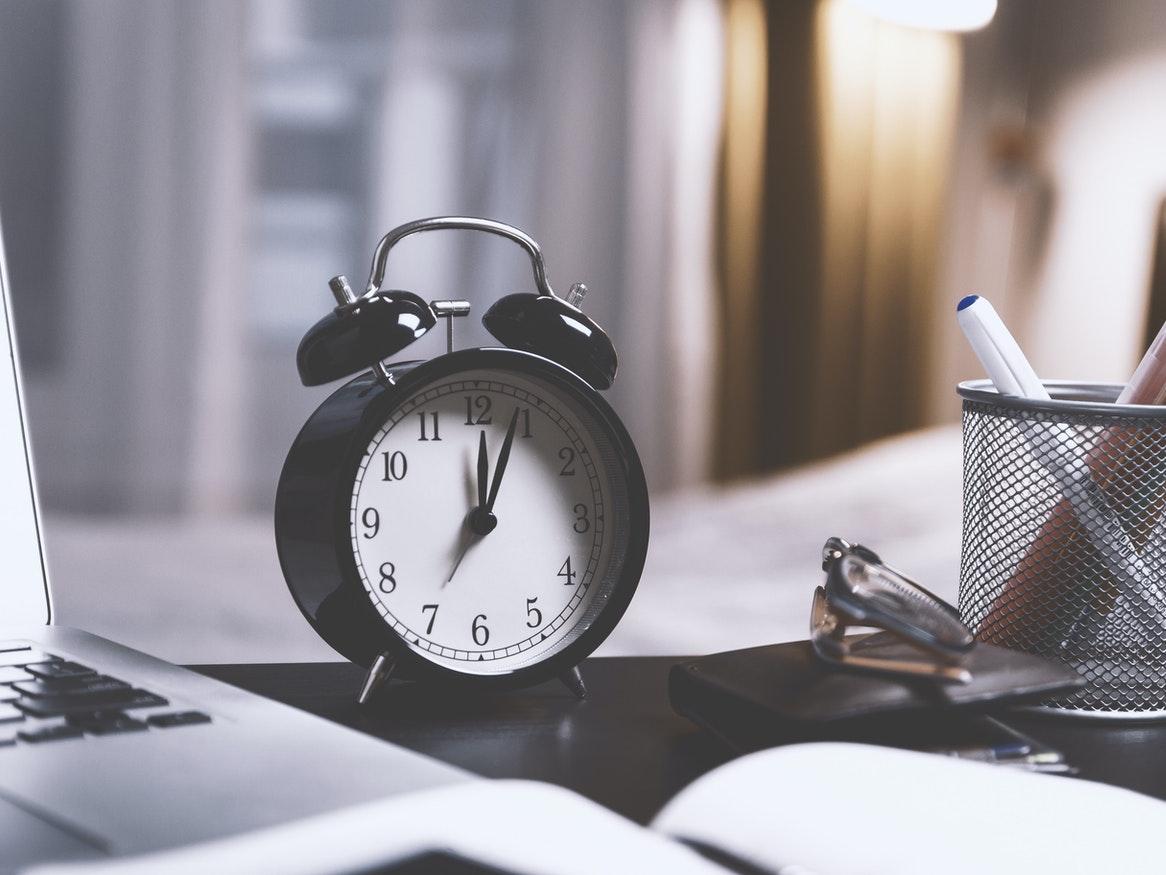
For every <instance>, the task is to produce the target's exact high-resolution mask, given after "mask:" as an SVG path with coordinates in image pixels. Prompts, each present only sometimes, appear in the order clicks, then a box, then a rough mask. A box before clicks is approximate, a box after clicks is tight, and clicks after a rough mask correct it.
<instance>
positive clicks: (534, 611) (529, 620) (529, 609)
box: [526, 596, 543, 629]
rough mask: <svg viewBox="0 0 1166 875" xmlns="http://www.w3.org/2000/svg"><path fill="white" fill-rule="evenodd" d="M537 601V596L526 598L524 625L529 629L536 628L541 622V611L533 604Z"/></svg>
mask: <svg viewBox="0 0 1166 875" xmlns="http://www.w3.org/2000/svg"><path fill="white" fill-rule="evenodd" d="M537 601H538V596H535V597H534V598H532V599H527V600H526V625H527V626H528V627H529V628H531V629H537V628H538V627H539V626H541V625H542V624H543V612H542V611H540V610H539V609H538V608H536V607H535V606H534V603H535V602H537Z"/></svg>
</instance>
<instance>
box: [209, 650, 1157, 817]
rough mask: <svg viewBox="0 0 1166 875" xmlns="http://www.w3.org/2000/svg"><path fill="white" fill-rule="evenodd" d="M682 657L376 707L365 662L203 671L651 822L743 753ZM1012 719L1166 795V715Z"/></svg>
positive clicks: (1121, 780)
mask: <svg viewBox="0 0 1166 875" xmlns="http://www.w3.org/2000/svg"><path fill="white" fill-rule="evenodd" d="M677 661H678V658H673V657H614V658H606V659H602V658H600V659H589V660H587V662H586V663H584V665H583V675H584V677H585V679H586V681H587V686H588V690H589V691H590V696H589V697H588V698H587V699H586V700H585V701H582V702H580V701H578V700H576V699H575V698H574V697H572V696H571V695H570V694H569V693H568V692H567V691H566V689H564V688H563V687H562V686H561V685H559V684H557V683H552V684H544V685H542V686H539V687H534V688H532V689H530V690H524V691H518V692H513V693H506V694H494V695H488V696H480V697H476V696H462V697H460V698H458V699H456V700H452V701H451V700H449V699H448V698H445V697H438V696H435V695H434V694H433V692H432V691H431V690H427V689H424V688H421V687H416V686H408V685H399V686H393V687H391V688H389V689H388V690H387V691H386V692H385V694H384V695H381V696H379V698H378V699H377V700H376V701H375V702H374V703H371V704H370V705H369V706H368V707H367V708H361V707H358V706H357V705H356V693H357V690H358V689H359V688H360V684H361V681H362V680H363V679H364V670H363V669H360V668H357V667H356V666H353V665H349V664H347V663H292V664H283V665H219V666H194V669H195V670H196V671H199V672H201V673H203V674H205V675H209V676H210V677H214V678H218V679H219V680H222V681H226V682H227V683H230V684H234V685H235V686H238V687H242V688H243V689H246V690H250V691H251V692H254V693H258V694H260V695H263V696H267V697H269V698H272V699H276V700H278V701H280V702H285V703H287V704H289V705H293V706H295V707H297V708H302V709H303V710H305V711H309V712H311V713H313V714H318V715H319V716H321V717H326V718H327V719H329V720H333V721H335V722H337V723H341V724H343V725H345V726H350V727H352V728H354V729H359V730H360V731H362V732H367V733H369V734H370V735H375V736H377V737H378V738H383V739H385V740H387V741H392V742H394V743H396V744H399V745H401V746H403V747H407V748H410V749H412V750H416V751H419V752H421V753H424V754H428V755H430V756H433V757H436V758H437V759H440V760H444V761H445V762H448V763H453V764H454V765H458V766H461V767H463V768H465V769H468V770H470V771H472V772H476V773H478V774H480V775H485V776H486V777H490V778H531V779H536V780H540V781H548V782H550V783H554V784H559V785H562V786H564V787H568V788H570V789H571V790H574V791H576V792H578V793H581V794H582V795H584V796H587V797H589V798H591V799H593V800H595V801H596V802H598V803H600V804H601V805H604V806H606V807H608V808H610V809H612V810H614V811H617V812H619V813H620V814H622V815H624V816H625V817H628V818H631V819H632V820H635V821H638V822H640V823H646V822H647V821H649V820H650V819H651V818H652V817H653V816H654V815H655V814H656V812H657V811H659V810H660V808H661V806H663V804H664V803H665V802H667V801H668V799H670V798H671V797H672V796H673V795H674V794H675V793H677V792H678V791H679V790H681V789H682V788H683V787H684V786H685V785H686V784H688V783H690V782H691V781H693V780H694V779H696V778H697V777H699V776H700V775H702V774H704V773H705V772H707V771H709V770H711V769H713V768H715V767H716V766H718V765H721V764H722V763H725V762H727V761H728V760H730V759H732V758H733V754H732V753H731V752H729V751H728V750H726V749H724V748H723V747H721V745H720V744H719V743H718V742H716V741H715V740H714V739H712V738H711V737H709V736H707V735H705V734H704V733H703V732H701V731H700V730H698V729H697V728H696V727H694V726H693V725H692V724H691V723H689V722H688V721H687V720H685V719H683V718H681V717H678V716H677V715H676V714H674V713H673V712H672V709H671V708H670V707H669V705H668V696H667V676H668V670H669V668H670V667H671V666H672V665H673V664H674V663H675V662H677ZM1006 719H1007V720H1008V722H1009V723H1010V724H1011V725H1013V726H1015V727H1017V728H1018V729H1021V730H1022V731H1024V732H1027V733H1029V734H1030V735H1032V736H1034V737H1036V738H1039V739H1041V740H1042V741H1045V742H1047V743H1049V744H1052V745H1053V746H1055V747H1058V748H1060V749H1061V750H1063V751H1065V753H1066V754H1067V755H1068V757H1069V759H1070V760H1071V761H1072V762H1073V763H1074V764H1076V765H1077V766H1078V767H1079V768H1080V769H1081V776H1082V777H1084V778H1090V779H1092V780H1097V781H1105V782H1107V783H1112V784H1117V785H1119V786H1123V787H1129V788H1130V789H1134V790H1138V791H1140V792H1143V793H1148V794H1150V795H1152V796H1157V797H1159V798H1163V799H1166V757H1163V756H1162V755H1161V751H1162V750H1163V749H1164V747H1163V746H1164V745H1166V724H1161V723H1159V724H1133V725H1131V724H1116V725H1115V724H1114V723H1098V722H1088V723H1086V722H1081V721H1077V720H1067V719H1064V718H1060V719H1057V718H1047V717H1041V716H1029V715H1025V716H1023V717H1019V716H1017V715H1015V714H1009V715H1008V716H1007V718H1006Z"/></svg>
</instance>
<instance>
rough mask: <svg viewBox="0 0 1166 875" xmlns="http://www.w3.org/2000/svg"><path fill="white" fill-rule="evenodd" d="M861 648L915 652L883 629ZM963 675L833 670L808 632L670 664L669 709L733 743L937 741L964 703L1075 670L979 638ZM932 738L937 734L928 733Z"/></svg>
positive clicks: (1053, 685)
mask: <svg viewBox="0 0 1166 875" xmlns="http://www.w3.org/2000/svg"><path fill="white" fill-rule="evenodd" d="M876 635H877V636H878V637H876V636H875V635H872V636H870V638H869V639H868V640H867V641H866V642H864V643H865V644H868V645H869V649H868V650H867V652H868V653H869V652H872V651H878V652H879V653H880V654H881V655H883V656H886V657H892V658H893V657H898V658H918V651H915V650H913V649H911V648H909V647H907V646H906V645H904V644H902V643H900V642H898V641H897V640H896V639H894V638H893V637H892V636H889V635H886V633H876ZM965 665H966V666H967V668H968V669H969V670H970V671H971V673H972V681H971V683H968V684H944V683H939V682H937V681H933V680H904V679H901V678H895V677H889V676H883V675H875V674H870V673H860V672H856V671H849V670H842V669H839V668H836V667H833V666H830V665H827V664H826V663H824V662H822V661H821V660H819V659H817V658H816V657H815V656H814V654H813V651H812V649H811V646H810V642H808V641H792V642H789V643H786V644H773V645H769V646H766V647H752V648H749V649H748V650H733V651H730V652H728V653H717V654H713V655H712V656H704V657H700V658H697V659H691V660H686V661H685V662H682V663H679V664H677V665H675V666H673V668H672V671H671V673H670V675H669V679H668V686H669V697H670V699H671V702H672V707H673V709H674V710H675V711H676V712H677V713H679V714H681V715H683V716H685V717H687V718H688V719H690V720H692V721H693V722H695V723H697V724H698V725H700V726H702V727H704V728H705V729H707V730H709V731H710V732H712V733H713V734H715V735H717V736H719V737H720V738H721V739H723V740H724V741H725V742H727V743H728V744H729V745H731V746H732V747H734V748H735V749H737V750H757V749H760V748H763V747H770V746H772V745H774V744H781V743H784V742H792V741H806V740H818V741H821V740H831V741H866V742H871V743H879V744H894V746H896V747H929V746H934V744H936V743H947V742H948V740H949V737H950V736H951V735H952V734H953V732H954V733H955V734H956V735H958V734H959V732H958V727H960V726H961V725H963V724H965V723H966V722H967V721H966V712H969V711H970V712H977V711H987V710H989V709H992V710H995V709H999V708H1001V707H1003V706H1005V705H1014V704H1022V703H1034V704H1035V703H1038V702H1040V701H1042V700H1045V699H1048V698H1050V697H1052V696H1054V695H1059V694H1063V693H1068V692H1072V691H1073V690H1075V689H1078V688H1080V687H1081V686H1082V685H1083V684H1084V680H1083V679H1082V678H1081V677H1080V676H1079V675H1078V674H1077V673H1076V672H1075V671H1073V670H1072V669H1071V668H1068V667H1067V666H1064V665H1062V664H1060V663H1058V662H1055V661H1053V660H1050V659H1044V658H1042V657H1038V656H1030V655H1028V654H1025V653H1018V652H1016V651H1012V650H1005V649H1004V648H1001V647H995V646H993V645H991V644H984V643H979V644H977V645H976V647H975V649H974V650H973V651H972V652H971V654H970V655H969V658H968V660H967V662H966V663H965ZM937 739H938V741H937Z"/></svg>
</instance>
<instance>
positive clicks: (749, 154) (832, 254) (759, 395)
mask: <svg viewBox="0 0 1166 875" xmlns="http://www.w3.org/2000/svg"><path fill="white" fill-rule="evenodd" d="M728 21H729V24H728V27H727V39H728V52H729V56H730V58H731V59H732V58H734V57H736V58H738V59H739V63H740V65H741V69H737V66H736V64H735V63H734V61H733V60H730V62H729V67H728V69H729V71H730V75H729V77H728V81H727V85H726V113H727V118H726V125H725V132H726V133H725V136H726V143H725V149H724V164H723V167H722V174H721V179H722V198H721V216H722V234H721V238H720V252H721V286H722V294H721V302H722V309H723V314H724V318H723V320H722V326H723V329H722V333H721V338H720V340H721V343H720V356H721V368H722V373H723V375H724V379H725V382H726V392H725V393H724V395H723V396H722V403H721V413H720V416H719V418H718V425H719V431H718V434H717V441H716V450H717V455H716V472H717V474H718V475H719V476H721V477H723V478H732V477H737V476H742V475H747V474H751V473H756V472H759V471H765V470H769V469H773V468H777V467H781V466H786V465H791V464H795V463H800V462H804V461H807V460H811V459H815V458H820V457H823V456H827V455H830V454H833V453H837V452H840V451H842V450H845V449H848V448H851V447H854V446H858V445H859V444H862V443H864V442H867V441H870V440H873V439H875V438H879V437H882V436H885V435H889V434H894V433H896V432H899V431H903V430H906V429H910V428H913V427H917V426H919V425H921V424H923V423H924V422H925V420H926V417H927V404H926V389H927V388H928V386H929V381H928V379H927V369H928V367H929V366H930V363H931V360H932V357H933V355H932V346H931V340H930V337H931V334H932V330H933V327H934V325H935V320H936V319H937V318H946V317H947V316H948V314H947V313H946V311H944V312H942V317H941V316H940V315H939V309H940V308H939V306H938V305H939V302H938V301H937V300H936V294H935V286H936V273H937V260H938V256H939V248H940V243H941V237H940V234H941V230H942V217H943V212H944V197H945V180H946V179H947V175H948V169H949V165H950V153H951V140H952V131H953V129H954V122H955V108H956V105H957V99H958V93H959V70H960V55H959V45H958V43H957V42H956V41H955V39H954V37H951V36H950V35H946V34H938V33H930V32H926V31H919V30H910V29H906V28H900V27H896V26H893V25H888V24H882V23H879V22H877V21H875V20H873V19H871V18H869V17H868V16H867V15H866V14H865V13H862V12H861V11H859V10H857V9H855V8H853V7H851V6H849V5H847V4H845V3H844V2H836V0H822V2H809V0H803V2H793V3H791V2H780V0H773V2H769V3H765V4H762V3H761V2H760V0H731V2H730V3H729V6H728ZM761 41H763V45H761V44H759V43H760V42H761ZM743 59H745V60H743ZM758 114H760V115H762V116H763V117H764V118H765V119H766V123H765V127H764V131H761V132H759V131H758V130H756V127H755V126H754V125H752V124H751V123H750V121H749V119H750V118H752V117H756V116H757V115H758Z"/></svg>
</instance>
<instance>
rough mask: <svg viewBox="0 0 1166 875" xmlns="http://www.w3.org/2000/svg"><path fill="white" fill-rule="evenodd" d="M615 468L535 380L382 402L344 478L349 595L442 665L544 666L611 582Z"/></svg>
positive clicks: (593, 613)
mask: <svg viewBox="0 0 1166 875" xmlns="http://www.w3.org/2000/svg"><path fill="white" fill-rule="evenodd" d="M622 471H623V466H622V465H621V463H620V460H619V459H618V458H617V457H616V455H615V450H614V449H613V442H612V440H611V439H610V436H609V435H608V434H607V432H606V430H605V428H604V427H603V426H602V425H601V424H600V420H599V419H597V418H596V417H595V416H594V414H593V413H592V412H591V411H590V410H589V409H588V406H587V405H586V404H583V403H581V402H580V401H579V400H578V399H577V398H575V397H573V396H572V395H571V394H569V393H567V392H564V391H561V390H560V389H559V388H557V387H556V386H555V385H554V384H552V383H551V382H549V381H547V380H544V379H542V378H540V377H536V376H534V375H532V374H525V373H519V372H517V371H510V370H503V369H490V370H484V369H483V370H473V371H465V372H460V373H454V374H452V375H450V376H446V377H442V378H440V379H435V380H434V381H432V382H429V383H427V384H425V385H422V386H421V387H420V388H418V389H416V390H415V391H413V392H412V393H411V394H410V395H409V396H408V397H407V398H405V399H403V400H402V402H401V403H399V404H397V405H396V406H395V407H394V408H393V410H392V412H391V414H390V416H389V418H388V419H387V420H386V421H385V422H384V424H383V425H382V427H381V428H380V429H378V430H377V431H376V433H375V434H374V435H373V437H372V439H371V441H370V442H369V444H368V446H367V448H366V450H365V453H364V455H363V457H362V459H361V461H360V464H359V466H358V468H357V472H356V478H355V482H354V484H353V489H352V500H351V504H350V515H349V536H350V540H351V547H352V552H353V556H354V558H355V562H356V568H357V572H358V574H359V576H360V578H361V581H362V583H363V586H364V590H365V592H366V593H367V595H368V598H369V599H370V600H371V602H372V604H373V607H374V608H375V610H376V611H377V613H378V614H379V615H380V616H381V618H382V620H383V621H384V622H385V623H386V624H387V625H388V626H389V627H391V628H392V629H393V631H394V632H396V634H397V635H398V636H399V637H400V639H401V640H403V641H404V642H405V643H406V645H407V646H408V647H409V648H411V649H412V650H413V651H414V652H416V653H417V654H418V655H420V656H421V657H423V658H424V659H427V660H429V661H430V662H433V663H437V664H438V665H440V666H443V667H444V668H447V669H450V670H453V671H457V672H462V673H467V674H504V673H508V672H512V671H516V670H518V669H521V668H524V667H526V666H529V665H532V664H534V663H538V662H540V661H542V660H544V659H547V658H548V657H551V656H553V655H554V654H555V653H557V652H559V651H561V650H562V649H563V648H565V647H567V646H568V645H570V644H571V643H572V642H573V641H575V640H577V639H578V638H579V637H580V635H582V634H584V633H585V632H586V630H587V629H588V627H589V626H590V625H591V623H592V622H593V621H594V620H595V618H596V617H597V616H598V614H599V613H600V612H601V611H602V610H603V608H604V606H605V604H606V602H607V600H608V599H609V598H610V597H611V595H612V593H613V591H614V588H615V587H616V585H617V582H618V580H619V572H620V569H619V567H618V566H619V559H620V557H619V556H618V555H617V554H618V553H620V552H621V551H620V550H618V549H616V547H615V544H616V540H617V539H616V538H615V537H614V536H613V535H614V532H615V531H616V530H617V527H618V526H619V525H620V524H621V522H623V523H624V524H625V525H626V521H623V520H621V519H620V516H621V509H626V508H627V505H628V495H627V484H626V482H625V480H624V477H623V475H622V473H621V472H622ZM633 585H634V584H633Z"/></svg>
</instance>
